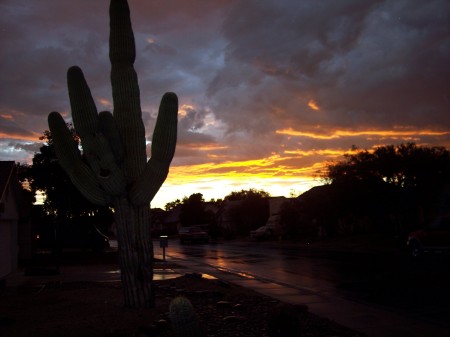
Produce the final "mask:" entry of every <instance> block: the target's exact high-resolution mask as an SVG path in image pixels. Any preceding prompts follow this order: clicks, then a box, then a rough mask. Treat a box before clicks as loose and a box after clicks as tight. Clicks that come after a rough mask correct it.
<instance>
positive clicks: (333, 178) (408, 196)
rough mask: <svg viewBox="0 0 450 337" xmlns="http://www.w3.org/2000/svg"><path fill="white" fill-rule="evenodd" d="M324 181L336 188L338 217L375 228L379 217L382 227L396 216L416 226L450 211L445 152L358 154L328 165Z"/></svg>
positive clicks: (414, 149) (406, 149) (407, 149)
mask: <svg viewBox="0 0 450 337" xmlns="http://www.w3.org/2000/svg"><path fill="white" fill-rule="evenodd" d="M354 152H355V151H354ZM325 178H326V180H328V181H329V182H330V183H331V184H332V185H333V186H334V190H335V191H336V196H337V197H336V200H335V202H336V203H337V204H339V205H340V206H341V209H340V212H339V213H340V215H342V213H343V212H344V210H346V213H347V214H351V216H355V215H356V216H359V217H361V216H369V217H370V218H371V219H372V221H374V222H377V220H376V219H375V220H374V218H375V217H376V216H377V215H378V217H380V219H379V220H378V222H384V223H387V222H388V221H387V220H386V218H388V217H392V216H395V217H396V218H397V219H398V218H402V219H403V222H404V223H408V224H412V223H418V222H421V221H423V220H424V218H426V217H427V215H428V214H429V215H432V214H433V213H434V212H436V211H437V210H438V209H442V208H443V207H447V208H448V207H449V206H450V205H448V195H447V194H448V185H449V183H450V152H449V151H448V150H447V149H446V148H444V147H423V146H417V145H416V144H414V143H407V144H401V145H398V146H393V145H388V146H380V147H377V148H376V149H374V150H373V151H369V150H361V151H356V152H355V153H351V154H346V155H345V159H344V160H342V161H339V162H336V163H331V164H329V165H328V167H327V171H326V173H325ZM419 213H420V214H423V215H424V216H423V219H422V218H421V216H419V215H418V214H419ZM396 221H397V220H396ZM413 226H415V225H413Z"/></svg>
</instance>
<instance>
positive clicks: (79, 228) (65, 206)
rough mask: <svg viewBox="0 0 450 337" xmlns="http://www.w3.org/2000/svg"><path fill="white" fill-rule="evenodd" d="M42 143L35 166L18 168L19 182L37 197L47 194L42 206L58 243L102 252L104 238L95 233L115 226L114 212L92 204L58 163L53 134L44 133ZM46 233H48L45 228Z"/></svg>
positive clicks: (35, 155) (35, 156)
mask: <svg viewBox="0 0 450 337" xmlns="http://www.w3.org/2000/svg"><path fill="white" fill-rule="evenodd" d="M68 127H69V129H70V130H71V132H72V135H73V139H74V141H75V142H77V143H78V142H79V138H78V136H77V135H76V133H75V131H74V129H73V128H72V126H71V125H70V124H68ZM40 140H42V141H44V144H43V145H42V146H41V148H40V149H39V152H36V153H35V154H34V157H33V160H32V165H27V164H20V165H19V166H18V176H19V180H20V181H21V182H27V183H28V186H29V188H30V189H31V192H32V193H33V194H34V195H36V193H38V192H39V191H40V192H42V193H44V195H45V199H44V204H43V206H42V207H43V211H44V214H45V216H46V218H47V219H46V221H45V223H46V224H47V225H49V224H53V225H54V226H55V228H52V230H51V231H53V232H54V231H57V232H58V235H57V239H58V240H63V241H64V242H65V243H66V244H67V243H71V244H74V243H75V242H74V241H77V240H78V241H79V244H81V246H85V247H90V248H94V249H101V248H102V244H103V241H102V239H101V238H102V236H101V235H97V234H98V233H95V231H97V230H98V231H100V232H102V233H106V232H107V229H108V227H109V226H110V224H111V223H112V211H111V210H110V209H109V208H108V207H106V206H98V205H95V204H93V203H91V202H89V201H88V200H87V199H86V198H85V197H84V196H83V195H81V193H80V192H79V191H78V189H77V188H76V187H75V186H74V185H73V183H72V182H71V180H70V178H69V177H68V175H67V174H66V172H65V171H64V170H63V169H62V168H61V166H60V165H59V164H58V160H57V158H56V153H55V148H54V145H53V138H52V134H51V132H50V131H48V130H46V131H44V133H43V136H42V137H40ZM39 221H40V222H41V220H39ZM42 230H43V231H44V232H48V230H45V229H43V228H42ZM95 240H99V241H97V242H96V241H95ZM59 243H60V244H61V243H62V242H59Z"/></svg>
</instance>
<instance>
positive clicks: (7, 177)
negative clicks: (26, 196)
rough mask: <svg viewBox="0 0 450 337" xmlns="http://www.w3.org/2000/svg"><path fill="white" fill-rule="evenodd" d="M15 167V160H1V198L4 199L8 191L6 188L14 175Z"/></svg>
mask: <svg viewBox="0 0 450 337" xmlns="http://www.w3.org/2000/svg"><path fill="white" fill-rule="evenodd" d="M14 168H15V162H13V161H0V200H3V197H4V195H5V192H6V188H7V187H8V184H9V183H10V181H11V177H12V175H13V172H14Z"/></svg>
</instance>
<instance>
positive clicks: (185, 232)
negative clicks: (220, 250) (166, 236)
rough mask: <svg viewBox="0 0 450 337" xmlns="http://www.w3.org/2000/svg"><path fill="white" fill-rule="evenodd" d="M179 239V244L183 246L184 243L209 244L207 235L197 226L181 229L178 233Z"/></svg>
mask: <svg viewBox="0 0 450 337" xmlns="http://www.w3.org/2000/svg"><path fill="white" fill-rule="evenodd" d="M178 234H179V237H180V243H181V244H183V243H185V242H190V243H194V242H204V243H208V242H209V236H208V234H207V233H206V232H205V231H204V230H203V229H201V228H200V227H197V226H191V227H181V228H180V229H179V231H178Z"/></svg>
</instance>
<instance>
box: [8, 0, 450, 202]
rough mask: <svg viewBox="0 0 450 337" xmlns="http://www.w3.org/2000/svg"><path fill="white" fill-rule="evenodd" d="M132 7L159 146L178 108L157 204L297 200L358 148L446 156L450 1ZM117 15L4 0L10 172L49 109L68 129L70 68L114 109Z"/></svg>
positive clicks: (208, 0) (139, 65)
mask: <svg viewBox="0 0 450 337" xmlns="http://www.w3.org/2000/svg"><path fill="white" fill-rule="evenodd" d="M129 5H130V9H131V19H132V22H133V29H134V32H135V39H136V49H137V59H136V63H135V68H136V71H137V73H138V76H139V84H140V89H141V104H142V109H143V119H144V123H145V126H146V130H147V140H148V142H149V144H150V141H151V136H152V132H153V127H154V124H155V118H156V113H157V108H158V105H159V101H160V99H161V96H162V95H163V93H164V92H166V91H174V92H176V93H177V95H178V97H179V101H180V110H179V130H178V132H179V137H178V145H177V150H176V154H175V158H174V160H173V162H172V166H171V170H170V173H169V177H168V179H167V180H166V182H165V183H164V185H163V187H162V188H161V190H160V191H159V193H158V194H157V196H156V197H155V199H154V201H153V202H152V207H163V206H164V204H165V203H166V202H168V201H173V200H175V199H177V198H183V197H184V196H189V195H191V194H192V193H197V192H199V193H202V194H203V195H204V197H205V199H207V200H209V199H210V198H222V197H224V196H225V195H227V194H228V193H230V192H231V191H237V190H240V189H247V188H256V189H264V190H266V191H268V192H269V193H271V194H272V195H274V196H277V195H285V196H288V195H289V194H291V193H293V194H295V195H298V194H300V193H302V192H304V191H306V190H307V189H309V188H310V187H312V186H313V185H318V184H322V181H321V180H320V179H318V178H315V176H317V175H318V172H319V171H320V170H321V169H322V168H323V167H324V164H326V163H328V162H330V161H334V160H339V159H342V155H343V154H344V153H345V152H347V151H349V149H350V148H351V147H352V145H355V146H357V147H358V148H363V149H371V148H373V147H374V146H379V145H385V144H393V145H396V144H400V143H402V142H415V143H416V144H418V145H426V146H434V145H439V146H445V147H447V148H450V1H448V0H427V1H423V0H380V1H377V0H373V1H365V0H321V1H313V0H272V1H269V0H240V1H237V0H236V1H233V0H200V1H198V0H194V1H186V0H129ZM108 7H109V1H108V0H95V1H93V0H78V1H68V0H39V1H29V0H1V1H0V32H1V33H0V43H1V48H0V137H1V139H0V160H15V161H18V162H22V163H30V162H31V158H32V157H33V154H34V153H35V152H36V151H38V150H39V147H40V146H41V143H40V141H39V139H38V138H39V136H40V135H42V132H43V131H44V130H47V129H48V126H47V115H48V113H49V112H51V111H59V112H61V113H62V114H63V116H64V117H65V119H66V121H67V122H70V121H71V114H70V107H69V98H68V93H67V86H66V72H67V69H68V67H70V66H72V65H78V66H80V67H81V68H82V69H83V71H84V73H85V76H86V79H87V81H88V83H89V85H90V87H91V90H92V93H93V96H94V98H95V100H96V103H97V107H98V110H99V111H100V110H112V103H111V102H112V98H111V87H110V82H109V71H110V64H109V58H108V36H109V16H108ZM149 150H150V148H149ZM149 155H150V153H149Z"/></svg>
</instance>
